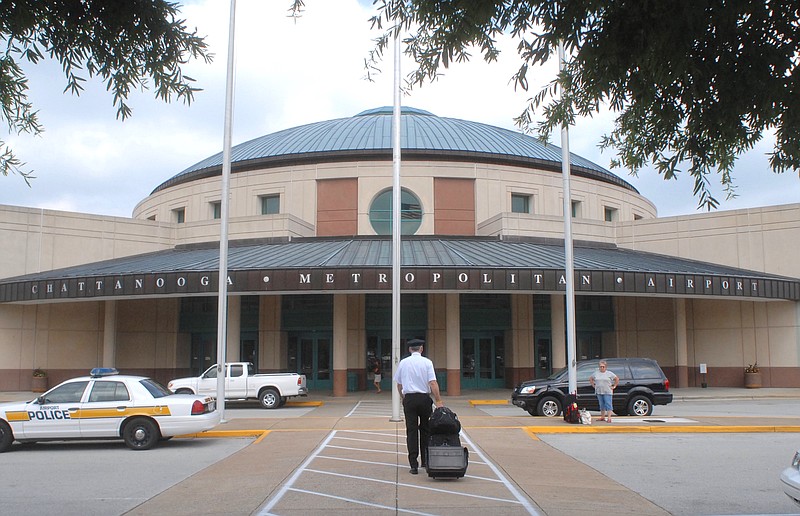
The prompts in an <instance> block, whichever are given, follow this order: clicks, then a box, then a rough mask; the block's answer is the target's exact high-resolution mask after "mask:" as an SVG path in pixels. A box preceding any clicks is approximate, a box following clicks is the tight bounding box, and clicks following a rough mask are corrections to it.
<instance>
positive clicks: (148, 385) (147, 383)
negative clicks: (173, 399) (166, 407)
mask: <svg viewBox="0 0 800 516" xmlns="http://www.w3.org/2000/svg"><path fill="white" fill-rule="evenodd" d="M139 383H141V384H142V385H144V388H145V389H147V392H149V393H150V395H151V396H153V397H154V398H163V397H164V396H169V395H171V394H172V391H170V390H169V389H167V388H166V387H164V386H163V385H161V384H160V383H158V382H157V381H155V380H153V379H152V378H145V379H144V380H141V381H140V382H139Z"/></svg>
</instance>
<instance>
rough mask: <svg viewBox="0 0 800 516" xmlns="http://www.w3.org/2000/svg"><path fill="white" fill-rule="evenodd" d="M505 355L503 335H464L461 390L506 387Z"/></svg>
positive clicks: (462, 339)
mask: <svg viewBox="0 0 800 516" xmlns="http://www.w3.org/2000/svg"><path fill="white" fill-rule="evenodd" d="M505 355H506V349H505V343H504V342H503V336H502V335H482V334H464V335H462V337H461V388H463V389H492V388H503V387H505V374H506V370H505Z"/></svg>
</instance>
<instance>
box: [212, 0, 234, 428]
mask: <svg viewBox="0 0 800 516" xmlns="http://www.w3.org/2000/svg"><path fill="white" fill-rule="evenodd" d="M230 18H231V19H230V27H229V29H228V73H227V81H226V83H225V134H224V136H223V144H222V197H221V199H220V212H221V213H220V234H219V285H218V287H219V302H218V306H217V410H219V417H220V422H221V423H225V422H226V421H225V372H226V368H225V362H226V359H227V348H228V346H227V343H228V198H229V197H230V182H231V128H232V126H233V75H234V73H233V68H234V66H233V61H234V59H233V58H234V53H233V42H234V26H235V21H236V0H231V15H230Z"/></svg>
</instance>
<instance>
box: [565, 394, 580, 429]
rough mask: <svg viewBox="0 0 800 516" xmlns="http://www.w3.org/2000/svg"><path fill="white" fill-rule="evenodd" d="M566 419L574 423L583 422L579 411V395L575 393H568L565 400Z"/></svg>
mask: <svg viewBox="0 0 800 516" xmlns="http://www.w3.org/2000/svg"><path fill="white" fill-rule="evenodd" d="M564 421H566V422H567V423H573V424H578V423H580V422H581V415H580V412H579V411H578V397H577V396H575V395H574V394H567V397H566V399H565V400H564Z"/></svg>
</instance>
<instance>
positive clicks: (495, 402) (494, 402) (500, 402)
mask: <svg viewBox="0 0 800 516" xmlns="http://www.w3.org/2000/svg"><path fill="white" fill-rule="evenodd" d="M469 404H470V405H472V406H473V407H474V406H475V405H508V400H469Z"/></svg>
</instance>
